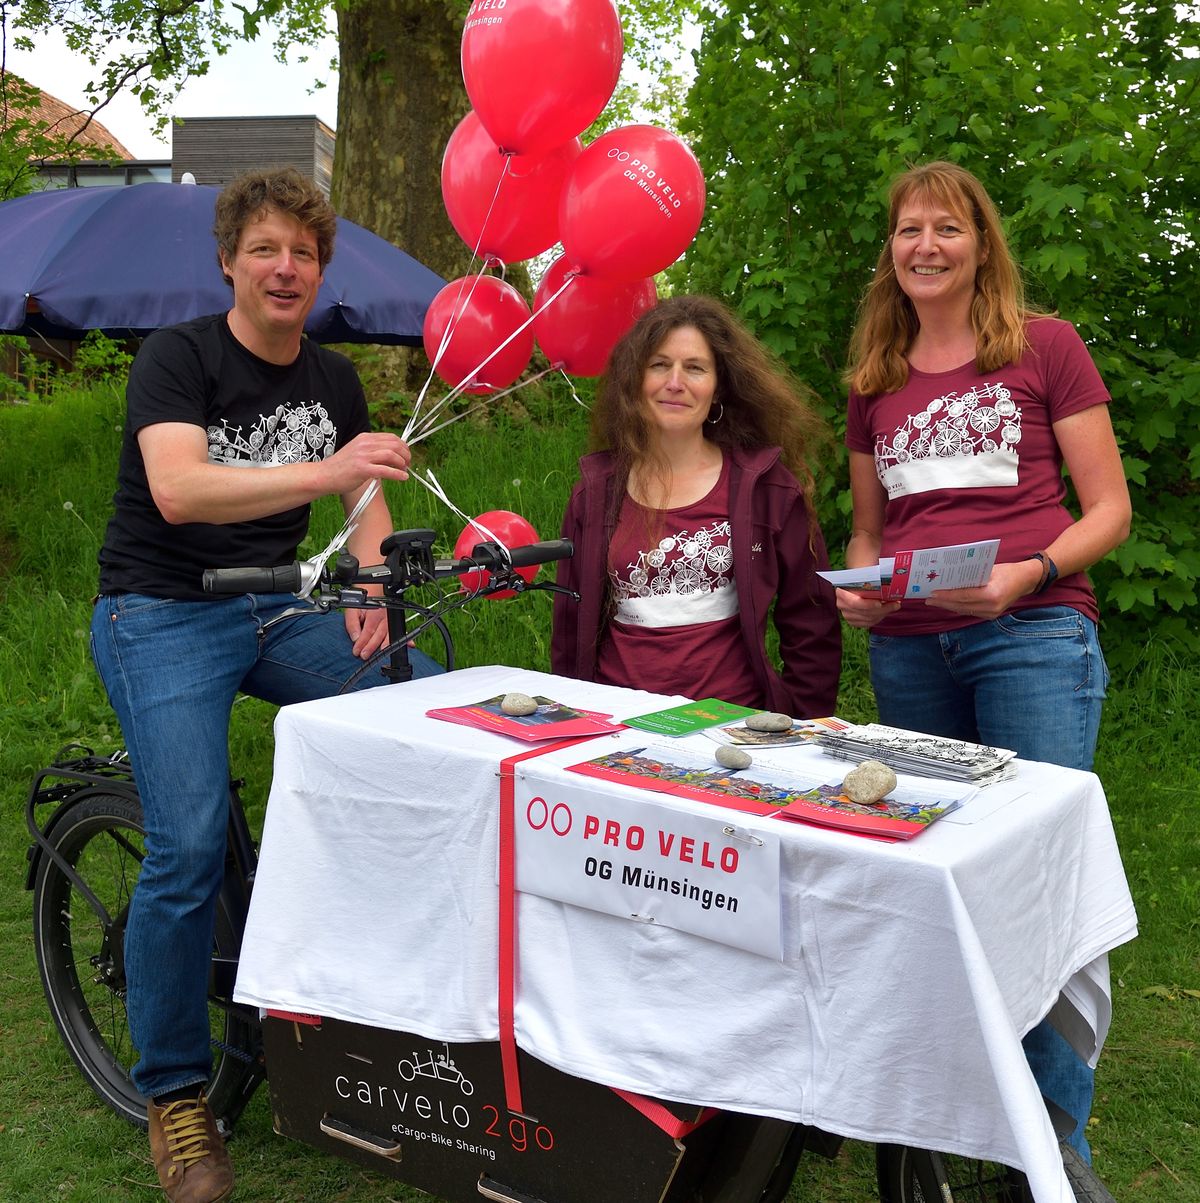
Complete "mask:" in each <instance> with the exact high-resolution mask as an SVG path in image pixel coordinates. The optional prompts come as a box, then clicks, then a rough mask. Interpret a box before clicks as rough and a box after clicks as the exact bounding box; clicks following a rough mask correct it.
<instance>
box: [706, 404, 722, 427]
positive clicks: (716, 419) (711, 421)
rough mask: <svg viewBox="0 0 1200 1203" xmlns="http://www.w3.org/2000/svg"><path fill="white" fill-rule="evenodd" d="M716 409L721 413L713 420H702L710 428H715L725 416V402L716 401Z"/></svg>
mask: <svg viewBox="0 0 1200 1203" xmlns="http://www.w3.org/2000/svg"><path fill="white" fill-rule="evenodd" d="M717 407H718V408H719V409H720V411H721V412H720V413H719V414H717V416H716V417H715V418H711V417H710V418H705V419H704V420H705V421H706V422H708V423H709V424H710V425H712V426H715V425H716V424H717V423H718V422H719V421H720V420H721V419H722V418H723V417H724V416H725V402H724V401H718V402H717Z"/></svg>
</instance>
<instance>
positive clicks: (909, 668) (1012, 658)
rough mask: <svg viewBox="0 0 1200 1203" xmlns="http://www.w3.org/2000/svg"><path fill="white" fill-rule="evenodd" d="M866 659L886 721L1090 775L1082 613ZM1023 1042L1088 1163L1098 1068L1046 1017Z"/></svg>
mask: <svg viewBox="0 0 1200 1203" xmlns="http://www.w3.org/2000/svg"><path fill="white" fill-rule="evenodd" d="M870 656H871V684H872V686H873V687H874V690H875V699H876V702H877V704H878V707H879V718H880V721H881V722H883V723H887V724H888V725H889V726H893V727H907V728H909V729H911V730H916V731H927V732H929V733H930V734H932V735H945V736H948V737H950V738H953V739H966V740H971V741H972V742H974V743H984V744H990V745H991V746H993V747H999V748H1011V749H1012V750H1013V751H1014V752H1016V753H1017V755H1018V756H1020V757H1021V758H1022V759H1023V760H1041V761H1046V762H1048V763H1050V764H1060V765H1065V766H1066V767H1067V768H1073V769H1087V770H1090V769H1091V767H1092V759H1093V757H1094V755H1095V752H1096V738H1097V736H1098V734H1099V731H1100V713H1101V710H1102V708H1103V705H1104V696H1105V691H1106V689H1107V686H1108V666H1107V665H1106V664H1105V663H1104V654H1103V653H1102V652H1101V650H1100V643H1099V640H1098V639H1097V637H1096V624H1095V623H1094V622H1092V620H1091V619H1090V618H1087V617H1085V616H1084V615H1082V614H1080V613H1079V612H1078V611H1077V610H1073V609H1071V608H1070V607H1069V606H1043V607H1039V608H1036V609H1030V610H1020V611H1017V612H1016V613H1013V614H1006V615H1004V616H1003V617H1001V618H997V619H994V620H992V621H990V622H979V623H975V624H974V625H972V626H969V627H962V628H960V629H959V630H956V631H946V632H944V633H942V634H938V635H875V634H872V635H871V637H870ZM1023 1044H1024V1047H1025V1055H1026V1058H1027V1059H1028V1061H1029V1065H1030V1068H1031V1069H1032V1070H1033V1076H1034V1078H1035V1080H1036V1081H1037V1084H1038V1086H1039V1088H1040V1089H1041V1092H1042V1094H1043V1095H1045V1096H1046V1097H1047V1098H1048V1099H1051V1100H1052V1101H1053V1102H1055V1103H1057V1104H1058V1106H1060V1107H1061V1108H1062V1109H1063V1110H1064V1111H1066V1112H1067V1113H1068V1114H1069V1115H1070V1116H1071V1117H1072V1118H1073V1119H1074V1120H1075V1130H1074V1132H1073V1133H1072V1134H1071V1136H1070V1138H1069V1139H1070V1143H1071V1144H1072V1145H1073V1146H1074V1147H1075V1149H1076V1150H1077V1151H1078V1152H1079V1153H1080V1155H1081V1156H1083V1157H1084V1158H1086V1159H1087V1160H1089V1161H1090V1160H1091V1154H1090V1152H1089V1150H1088V1146H1087V1139H1086V1136H1085V1128H1086V1125H1087V1120H1088V1116H1089V1115H1090V1113H1091V1109H1092V1095H1093V1093H1094V1089H1095V1075H1094V1073H1093V1071H1092V1070H1091V1068H1090V1067H1089V1066H1088V1065H1087V1064H1086V1062H1084V1061H1083V1060H1081V1059H1080V1058H1079V1056H1077V1055H1076V1053H1075V1050H1074V1049H1072V1048H1071V1046H1070V1045H1069V1044H1068V1043H1067V1041H1066V1040H1065V1039H1064V1038H1063V1037H1062V1036H1061V1035H1060V1034H1059V1033H1058V1031H1057V1030H1056V1029H1055V1028H1053V1027H1052V1026H1051V1025H1050V1024H1049V1023H1047V1022H1046V1021H1045V1020H1043V1021H1042V1022H1041V1023H1040V1024H1038V1025H1037V1027H1035V1028H1033V1030H1032V1031H1030V1032H1029V1033H1028V1034H1027V1035H1026V1037H1025V1039H1024V1041H1023Z"/></svg>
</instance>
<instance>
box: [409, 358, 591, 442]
mask: <svg viewBox="0 0 1200 1203" xmlns="http://www.w3.org/2000/svg"><path fill="white" fill-rule="evenodd" d="M555 370H556V369H555V368H553V367H549V368H544V369H543V370H542V371H540V372H538V373H537V374H536V375H534V376H530V377H529V379H528V380H522V381H519V382H518V383H517V384H514V385H513V386H512V387H511V388H506V389H505V390H504V391H503V392H501V393H493V394H492V395H491V396H490V397H485V398H484V399H483V400H482V401H480V402H478V403H477V404H475V405H472V406H471V408H470V409H464V410H463V411H462V413H459V414H455V415H454V416H453V417H452V418H447V419H446V420H445V421H443V422H439V423H438V424H437V425H436V426H433V427H430V426H429V425H428V423H427V424H426V425H425V426H424V427H422V429H421V430H420V431H419V432H418V433H417V434H415V435H413V436H412V438H410V439H409V440H408V445H409V446H410V447H415V446H416V445H417V444H418V443H419V442H420V441H421V440H422V439H427V438H428V437H429V436H430V435H431V434H436V433H437V432H438V431H439V430H442V429H443V428H445V427H447V426H453V425H454V423H455V422H460V421H462V419H463V418H469V417H470V416H471V414H473V413H478V412H479V411H480V410H481V409H485V408H486V407H487V406H489V405H491V404H492V403H493V402H494V401H500V400H501V399H503V398H504V397H507V396H508V395H509V394H510V393H515V392H517V391H518V390H520V389H523V388H525V386H526V385H529V384H536V383H537V381H539V380H541V378H542V377H543V376H548V375H550V373H551V372H553V371H555ZM565 374H566V373H564V375H565ZM574 392H575V390H574V388H572V390H571V393H572V395H574ZM575 400H576V401H579V398H578V397H576V398H575ZM579 404H580V405H583V402H582V401H579ZM584 408H585V409H586V408H587V406H586V405H585V406H584ZM429 416H430V417H432V416H433V411H431V413H430V415H429Z"/></svg>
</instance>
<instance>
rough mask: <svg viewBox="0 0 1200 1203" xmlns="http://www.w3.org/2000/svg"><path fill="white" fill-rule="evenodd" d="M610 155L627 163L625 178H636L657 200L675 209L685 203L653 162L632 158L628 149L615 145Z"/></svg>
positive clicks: (611, 157) (639, 184) (620, 161)
mask: <svg viewBox="0 0 1200 1203" xmlns="http://www.w3.org/2000/svg"><path fill="white" fill-rule="evenodd" d="M608 157H609V158H610V159H615V160H616V161H617V162H618V163H627V164H628V166H627V167H626V168H625V173H624V174H625V178H626V179H627V180H634V181H636V182H637V184H638V186H639V187H642V188H645V189H646V191H647V192H649V193H650V195H651V196H653V197H654V199H655V200H658V201H663V202H665V203H666V204H668V205H670V206H671V208H673V209H678V208H679V206H680V205H681V204H682V203H683V202H682V201H681V200H680V198H679V197H677V196H676V195H675V193H674V190H673V189H672V188H671V185H670V184H668V183H667V180H666V177H665V176H661V175H659V174H658V169H657V168H656V167H655V166H654V164H653V163H644V162H642V160H641V159H636V158H632V157H631V156H630V154H629V152H628V151H626V150H620V149H618V148H617V147H615V146H613V147H611V148H610V149H609V152H608Z"/></svg>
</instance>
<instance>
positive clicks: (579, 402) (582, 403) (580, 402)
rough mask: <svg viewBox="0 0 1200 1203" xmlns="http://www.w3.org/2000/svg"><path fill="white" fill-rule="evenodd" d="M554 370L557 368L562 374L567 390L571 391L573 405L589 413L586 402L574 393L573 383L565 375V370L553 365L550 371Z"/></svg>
mask: <svg viewBox="0 0 1200 1203" xmlns="http://www.w3.org/2000/svg"><path fill="white" fill-rule="evenodd" d="M554 368H557V369H558V371H560V372H561V373H562V378H563V379H564V380H565V381H566V382H567V388H569V389H570V390H571V399H572V400H573V401H574V402H575V404H576V405H578V406H580V407H582V408H583V409H586V410H588V411H589V412H591V408H592V407H591V406H590V405H589V404H588V403H587V402H586V401H583V400H581V399H580V397H579V394H578V393H577V392H576V391H575V381H574V380H572V379H571V377H570V376H568V375H567V373H566V371H565V369H564V368H563V367H562V365H561V364H554V365H553V367H552V368H551V371H553V370H554Z"/></svg>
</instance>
